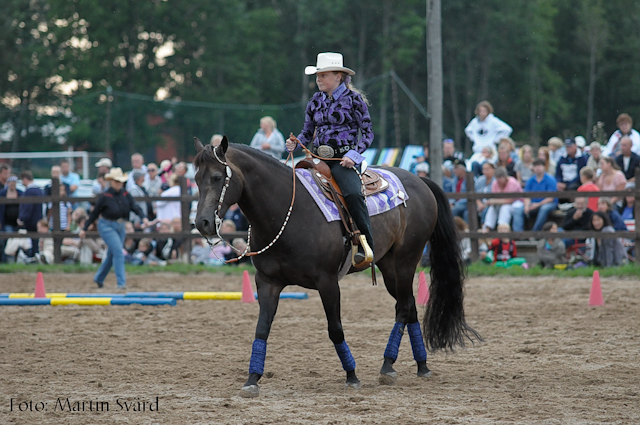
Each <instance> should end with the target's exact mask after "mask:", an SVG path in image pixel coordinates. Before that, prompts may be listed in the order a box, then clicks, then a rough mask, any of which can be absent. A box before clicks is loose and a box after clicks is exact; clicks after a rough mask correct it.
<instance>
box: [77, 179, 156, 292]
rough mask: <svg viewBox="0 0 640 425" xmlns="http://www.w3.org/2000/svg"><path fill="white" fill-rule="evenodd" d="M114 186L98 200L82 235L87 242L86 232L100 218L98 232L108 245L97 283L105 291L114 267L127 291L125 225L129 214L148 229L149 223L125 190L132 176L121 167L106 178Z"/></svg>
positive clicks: (120, 285) (119, 280) (96, 278)
mask: <svg viewBox="0 0 640 425" xmlns="http://www.w3.org/2000/svg"><path fill="white" fill-rule="evenodd" d="M104 178H105V180H108V181H109V183H110V186H111V187H110V188H109V189H108V190H107V191H106V192H104V193H103V194H102V195H100V197H99V198H98V200H97V201H96V206H95V207H94V208H93V210H92V211H91V214H90V215H89V219H88V220H87V221H86V222H85V224H84V226H83V229H82V230H81V231H80V234H79V236H80V237H81V238H83V239H84V237H85V232H86V231H87V229H88V228H89V226H91V224H92V223H93V222H94V221H95V220H96V219H97V218H98V216H100V219H99V220H98V232H100V237H101V238H102V239H103V240H104V242H105V243H106V244H107V248H108V249H107V253H106V255H105V256H104V258H103V259H102V264H100V268H99V269H98V271H97V272H96V274H95V276H94V277H93V281H94V282H95V283H96V284H97V285H98V288H102V286H103V284H104V279H105V277H107V273H109V270H110V269H111V266H113V269H114V271H115V273H116V279H117V281H118V288H119V289H126V288H127V280H126V276H125V274H124V253H123V245H124V239H125V227H124V223H125V221H127V220H128V219H129V212H131V211H133V212H134V213H136V214H137V215H138V216H139V217H140V218H141V219H142V222H143V226H144V227H146V226H147V225H148V224H149V220H148V219H147V217H146V216H145V215H144V213H143V212H142V210H141V209H140V207H139V206H138V205H137V204H136V202H135V201H134V200H133V197H132V196H131V195H130V194H129V192H127V191H126V190H124V189H123V186H124V184H125V183H126V182H127V179H128V178H129V176H128V175H127V174H123V173H122V169H121V168H118V167H116V168H112V169H111V170H110V171H109V173H108V174H106V175H105V176H104Z"/></svg>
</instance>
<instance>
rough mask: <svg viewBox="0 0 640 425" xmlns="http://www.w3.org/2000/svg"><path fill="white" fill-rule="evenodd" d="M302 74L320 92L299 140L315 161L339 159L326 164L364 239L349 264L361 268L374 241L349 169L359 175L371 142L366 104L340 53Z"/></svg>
mask: <svg viewBox="0 0 640 425" xmlns="http://www.w3.org/2000/svg"><path fill="white" fill-rule="evenodd" d="M304 72H305V74H307V75H313V74H315V75H316V84H317V85H318V88H319V89H320V91H319V92H317V93H316V94H314V95H313V97H312V98H311V100H310V101H309V103H308V104H307V110H306V113H305V120H304V126H303V128H302V132H301V133H300V134H299V135H298V139H299V140H300V141H301V142H302V143H303V144H307V143H309V142H310V141H312V140H313V148H312V152H313V153H314V154H315V155H318V156H320V157H323V158H341V160H340V161H325V162H326V164H327V165H328V166H329V168H330V169H331V174H332V176H333V178H334V179H335V180H336V183H337V184H338V186H339V187H340V190H341V191H342V194H343V195H344V199H345V202H346V204H347V207H348V208H349V212H350V213H351V216H352V217H353V220H354V222H355V224H356V226H358V230H360V233H361V234H362V235H364V236H365V238H366V243H361V244H360V245H359V247H358V252H357V253H355V255H354V256H353V258H352V262H353V264H354V265H355V266H356V267H364V266H367V265H368V264H369V263H371V261H372V260H373V254H372V251H373V236H372V234H371V222H370V220H369V212H368V210H367V206H366V204H365V200H364V196H363V194H362V185H361V181H360V177H359V175H358V173H356V172H355V170H354V168H355V169H357V170H358V171H360V170H361V168H360V166H361V164H362V161H363V160H364V157H363V156H362V155H361V154H362V153H363V152H364V151H365V150H366V149H367V148H368V147H369V146H370V145H371V142H372V141H373V128H372V125H371V117H370V116H369V110H368V108H367V103H368V102H367V99H366V97H365V96H364V95H363V94H362V93H360V92H359V91H358V90H356V89H355V88H354V87H353V86H352V85H351V76H352V75H355V72H354V71H353V70H351V69H349V68H345V67H344V66H343V61H342V55H341V54H340V53H320V54H318V59H317V63H316V66H308V67H306V68H305V70H304ZM358 130H360V137H358ZM314 135H315V138H314ZM286 146H287V150H288V151H290V152H291V151H293V150H294V149H296V148H298V147H299V146H298V145H297V144H296V141H295V139H292V138H289V139H287V143H286ZM363 244H364V245H365V246H363ZM366 245H368V246H366ZM368 248H370V249H368ZM367 254H368V255H367Z"/></svg>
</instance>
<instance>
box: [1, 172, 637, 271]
mask: <svg viewBox="0 0 640 425" xmlns="http://www.w3.org/2000/svg"><path fill="white" fill-rule="evenodd" d="M635 176H636V182H638V183H640V168H637V169H636V174H635ZM466 182H467V186H466V189H467V192H466V193H447V197H448V198H450V199H461V198H466V199H467V200H468V201H469V202H467V210H468V212H469V230H470V232H469V233H467V234H465V237H468V238H470V239H471V247H472V254H471V258H472V260H474V261H475V260H477V258H478V246H479V243H478V240H479V239H488V238H489V239H493V238H497V237H508V238H512V239H528V238H536V239H540V238H548V237H558V234H557V233H552V232H543V231H524V232H510V233H498V232H495V231H491V232H488V233H483V232H480V231H479V223H478V211H477V209H476V202H475V201H476V200H477V199H492V198H499V199H506V198H509V199H511V198H546V197H549V196H553V197H560V198H563V199H573V198H577V197H602V196H609V197H614V196H616V197H625V196H629V193H630V192H629V191H614V192H562V193H560V192H524V193H476V192H475V187H474V179H473V174H472V173H468V175H467V179H466ZM179 185H180V190H181V191H180V193H181V195H180V196H176V197H161V196H148V197H137V198H135V199H136V201H138V202H147V201H179V202H180V203H181V204H182V231H181V232H177V233H172V234H171V235H173V236H172V237H174V238H177V239H182V240H183V241H184V245H183V246H184V250H185V252H187V253H189V252H190V251H191V240H192V239H194V238H200V237H202V236H201V235H200V234H199V233H196V234H194V233H191V223H190V222H189V214H190V212H191V203H192V202H193V201H194V200H196V199H197V197H196V196H193V195H188V194H187V181H186V179H184V178H180V179H179ZM59 187H60V182H59V181H58V179H53V180H52V187H51V193H52V195H51V196H45V197H24V196H23V197H20V198H17V199H7V198H0V204H43V203H49V202H51V203H52V217H53V232H50V233H36V232H28V233H17V232H14V233H4V234H2V233H0V236H2V238H3V239H8V238H11V237H22V238H25V237H27V238H40V237H52V238H53V241H54V258H55V262H56V263H59V262H61V258H62V255H61V246H62V239H63V238H68V237H73V236H74V235H73V234H70V233H69V232H67V231H61V230H60V202H61V201H69V202H72V203H76V202H85V201H86V202H90V203H93V202H95V200H96V198H95V197H93V198H73V197H68V196H67V197H61V196H59V195H58V194H59V193H60V191H59ZM633 194H634V197H635V212H636V216H638V215H640V184H636V188H635V191H634V192H633ZM127 236H128V237H131V238H135V239H142V238H153V239H156V238H166V237H167V233H159V232H149V233H144V232H136V233H134V234H128V235H127ZM222 236H223V237H224V238H225V239H227V240H231V239H233V238H236V237H244V238H245V239H246V237H247V232H234V233H229V234H223V235H222ZM596 236H597V237H598V238H605V239H606V238H620V237H622V238H628V239H633V240H635V246H636V247H638V246H640V225H636V227H635V232H628V231H627V232H620V231H617V232H613V233H601V232H594V231H586V230H585V231H566V232H563V233H562V237H563V238H570V239H586V238H591V237H596ZM87 237H88V238H99V237H100V235H99V234H98V232H95V231H94V232H87ZM187 257H188V256H187ZM639 257H640V256H638V255H636V257H635V261H636V262H640V258H639Z"/></svg>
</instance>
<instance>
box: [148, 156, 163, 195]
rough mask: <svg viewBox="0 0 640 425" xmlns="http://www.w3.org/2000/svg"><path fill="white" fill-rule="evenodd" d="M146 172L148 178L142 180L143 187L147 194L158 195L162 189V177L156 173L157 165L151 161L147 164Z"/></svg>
mask: <svg viewBox="0 0 640 425" xmlns="http://www.w3.org/2000/svg"><path fill="white" fill-rule="evenodd" d="M147 173H148V174H149V180H147V181H145V182H144V189H145V190H146V191H147V194H149V196H160V193H161V192H162V190H161V189H160V187H161V186H162V179H161V178H160V176H159V175H158V166H157V165H156V164H154V163H153V162H150V163H149V164H147Z"/></svg>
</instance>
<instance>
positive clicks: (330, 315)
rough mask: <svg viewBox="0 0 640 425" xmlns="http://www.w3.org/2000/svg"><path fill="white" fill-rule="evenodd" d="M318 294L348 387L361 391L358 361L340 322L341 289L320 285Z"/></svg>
mask: <svg viewBox="0 0 640 425" xmlns="http://www.w3.org/2000/svg"><path fill="white" fill-rule="evenodd" d="M318 292H319V293H320V298H321V299H322V305H323V307H324V311H325V314H326V315H327V324H328V327H329V339H331V342H333V345H334V347H335V349H336V353H337V354H338V357H339V358H340V362H341V363H342V368H343V369H344V371H345V372H346V373H347V381H346V383H345V385H346V386H347V387H351V388H355V389H359V388H360V380H359V379H358V377H357V376H356V361H355V360H354V359H353V356H352V355H351V350H349V346H348V345H347V342H346V341H345V339H344V332H343V330H342V322H341V320H340V287H339V286H338V284H337V280H336V282H335V283H329V284H327V285H321V284H319V285H318Z"/></svg>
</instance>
